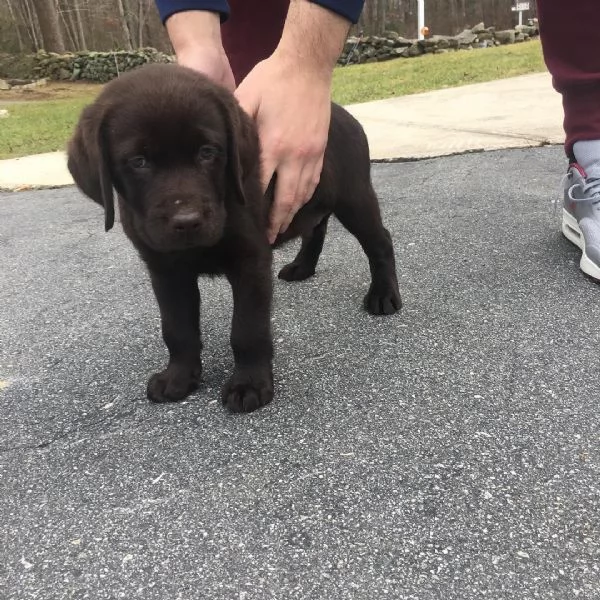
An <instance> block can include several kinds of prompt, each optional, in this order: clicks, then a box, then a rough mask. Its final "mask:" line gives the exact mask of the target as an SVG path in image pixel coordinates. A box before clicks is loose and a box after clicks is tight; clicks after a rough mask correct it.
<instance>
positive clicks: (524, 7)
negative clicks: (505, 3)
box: [512, 2, 529, 11]
mask: <svg viewBox="0 0 600 600" xmlns="http://www.w3.org/2000/svg"><path fill="white" fill-rule="evenodd" d="M512 10H513V11H523V10H529V2H517V4H516V5H515V6H513V7H512Z"/></svg>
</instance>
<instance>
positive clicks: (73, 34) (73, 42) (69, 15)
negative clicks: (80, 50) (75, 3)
mask: <svg viewBox="0 0 600 600" xmlns="http://www.w3.org/2000/svg"><path fill="white" fill-rule="evenodd" d="M59 12H60V19H61V21H62V24H63V31H64V32H65V33H66V34H67V38H68V41H69V44H70V46H71V50H77V46H78V40H77V31H76V30H75V23H74V21H73V11H72V10H71V7H70V6H69V5H68V4H67V5H66V7H65V8H62V7H60V6H59ZM65 13H66V16H65Z"/></svg>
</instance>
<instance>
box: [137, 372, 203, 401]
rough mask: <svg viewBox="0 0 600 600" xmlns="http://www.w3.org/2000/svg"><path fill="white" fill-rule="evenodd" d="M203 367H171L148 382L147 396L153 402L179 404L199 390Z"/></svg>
mask: <svg viewBox="0 0 600 600" xmlns="http://www.w3.org/2000/svg"><path fill="white" fill-rule="evenodd" d="M201 375H202V367H201V366H200V365H197V366H196V367H193V368H190V367H184V366H180V365H169V366H168V367H167V368H166V369H165V370H164V371H161V372H160V373H155V374H154V375H152V377H150V379H149V380H148V389H147V395H148V398H149V399H150V400H151V401H152V402H177V401H178V400H183V399H184V398H185V397H186V396H188V395H189V394H191V393H192V392H193V391H195V390H196V389H198V386H199V385H200V380H201Z"/></svg>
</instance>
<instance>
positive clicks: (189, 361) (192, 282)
mask: <svg viewBox="0 0 600 600" xmlns="http://www.w3.org/2000/svg"><path fill="white" fill-rule="evenodd" d="M150 277H151V279H152V287H153V289H154V294H155V295H156V300H157V301H158V306H159V308H160V317H161V325H162V334H163V339H164V341H165V344H166V345H167V348H168V350H169V364H168V366H167V368H166V369H165V370H164V371H161V372H160V373H155V374H154V375H152V377H150V380H149V381H148V398H150V400H152V401H153V402H174V401H176V400H182V399H183V398H185V397H186V396H187V395H188V394H190V393H191V392H193V391H194V390H195V389H196V388H197V387H198V385H199V383H200V378H201V374H202V362H201V358H200V353H201V351H202V341H201V339H200V293H199V292H198V278H197V275H196V274H195V273H192V272H190V271H187V270H185V271H184V270H178V269H177V268H173V269H172V270H171V271H168V272H167V271H156V270H151V271H150Z"/></svg>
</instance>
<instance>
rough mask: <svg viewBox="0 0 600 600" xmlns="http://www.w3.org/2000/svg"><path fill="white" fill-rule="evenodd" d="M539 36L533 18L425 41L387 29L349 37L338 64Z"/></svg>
mask: <svg viewBox="0 0 600 600" xmlns="http://www.w3.org/2000/svg"><path fill="white" fill-rule="evenodd" d="M538 35H539V29H538V24H537V19H533V20H531V21H530V22H529V24H528V25H522V26H517V27H516V28H515V29H508V30H503V31H496V29H495V28H494V27H485V25H484V24H483V23H480V24H479V25H477V26H475V27H473V28H472V29H465V30H464V31H463V32H462V33H459V34H458V35H455V36H446V35H433V36H431V37H428V38H426V39H424V40H410V39H407V38H403V37H402V36H400V35H399V34H398V33H396V32H394V31H386V32H385V33H384V34H383V35H382V36H367V37H362V38H358V37H349V38H348V39H347V40H346V44H345V46H344V51H343V53H342V55H341V56H340V59H339V61H338V63H339V64H340V65H348V64H358V63H372V62H380V61H384V60H391V59H393V58H411V57H413V56H421V55H422V54H432V53H437V54H440V53H443V52H448V51H450V50H463V49H474V48H489V47H491V46H500V45H503V44H514V43H517V42H524V41H526V40H529V39H532V38H536V37H537V36H538Z"/></svg>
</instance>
